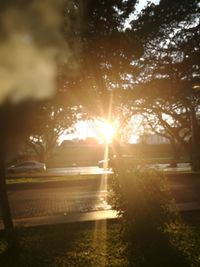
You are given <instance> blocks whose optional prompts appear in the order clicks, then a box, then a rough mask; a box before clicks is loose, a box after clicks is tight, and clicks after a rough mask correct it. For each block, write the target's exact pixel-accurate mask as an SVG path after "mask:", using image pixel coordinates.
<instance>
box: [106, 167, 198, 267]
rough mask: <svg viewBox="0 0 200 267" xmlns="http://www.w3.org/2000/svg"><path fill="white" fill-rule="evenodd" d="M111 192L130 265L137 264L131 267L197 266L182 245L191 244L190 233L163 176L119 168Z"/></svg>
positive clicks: (141, 170)
mask: <svg viewBox="0 0 200 267" xmlns="http://www.w3.org/2000/svg"><path fill="white" fill-rule="evenodd" d="M112 188H113V195H112V199H111V203H112V205H113V208H114V209H116V210H117V211H118V213H119V215H120V218H121V222H122V234H123V239H124V241H125V242H126V245H127V253H128V255H129V258H130V262H135V263H137V264H136V265H131V266H148V267H151V266H156V267H158V266H162V267H164V266H168V267H169V266H170V267H171V266H176V267H177V266H181V267H183V266H195V265H191V263H190V262H191V258H192V257H191V254H192V252H191V249H189V250H188V249H187V248H186V246H184V247H183V246H180V244H179V242H180V243H182V244H183V240H184V239H185V241H186V242H187V241H188V240H187V238H188V237H187V231H185V229H186V227H185V226H184V224H183V223H182V221H181V217H180V215H179V213H178V212H177V210H176V206H175V202H174V200H173V198H172V195H171V192H170V189H169V186H168V182H167V178H166V177H165V176H164V175H163V174H161V173H160V172H157V171H155V170H151V169H140V168H134V169H132V170H130V169H129V170H128V169H127V170H122V168H120V169H118V171H117V172H115V173H114V176H113V184H112ZM177 229H179V230H180V229H181V230H180V231H179V234H178V235H177V234H176V230H177ZM180 232H181V233H182V234H180ZM185 245H186V243H185ZM133 258H134V261H133ZM196 266H198V265H196Z"/></svg>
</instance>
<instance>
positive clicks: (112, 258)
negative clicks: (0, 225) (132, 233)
mask: <svg viewBox="0 0 200 267" xmlns="http://www.w3.org/2000/svg"><path fill="white" fill-rule="evenodd" d="M105 225H106V227H108V230H107V229H105ZM119 227H120V226H119V224H118V223H114V222H112V223H110V222H109V223H107V222H106V223H105V221H99V222H98V224H96V223H95V222H90V223H73V224H63V225H54V226H43V227H34V228H21V229H17V230H16V238H17V240H18V242H17V246H15V248H13V250H8V249H6V242H5V236H4V235H3V232H2V233H0V266H1V267H26V266H27V267H45V266H48V267H50V266H69V267H73V266H74V267H75V266H81V267H82V266H83V267H86V266H102V267H103V266H118V267H121V266H128V263H127V262H126V259H125V257H124V255H123V245H122V244H121V243H120V242H121V241H120V237H119ZM94 241H95V242H97V243H96V244H95V246H94ZM105 248H106V249H105ZM105 259H106V260H105Z"/></svg>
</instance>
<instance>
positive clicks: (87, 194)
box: [8, 175, 111, 218]
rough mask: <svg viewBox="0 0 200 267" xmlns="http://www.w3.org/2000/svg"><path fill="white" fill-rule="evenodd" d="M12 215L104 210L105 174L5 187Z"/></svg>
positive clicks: (48, 214)
mask: <svg viewBox="0 0 200 267" xmlns="http://www.w3.org/2000/svg"><path fill="white" fill-rule="evenodd" d="M8 196H9V201H10V206H11V211H12V215H13V217H14V218H22V217H34V216H51V215H58V214H69V213H73V212H87V211H97V210H108V209H110V208H111V207H110V205H109V204H108V203H107V196H108V191H107V178H106V175H103V176H102V177H101V176H100V177H99V178H98V179H93V180H90V181H87V180H86V181H80V183H79V182H76V183H68V182H46V183H38V184H36V185H34V184H26V185H25V186H22V185H21V186H20V185H16V187H15V186H14V187H13V186H12V187H10V189H8Z"/></svg>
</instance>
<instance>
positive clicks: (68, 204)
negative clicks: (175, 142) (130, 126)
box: [8, 167, 200, 218]
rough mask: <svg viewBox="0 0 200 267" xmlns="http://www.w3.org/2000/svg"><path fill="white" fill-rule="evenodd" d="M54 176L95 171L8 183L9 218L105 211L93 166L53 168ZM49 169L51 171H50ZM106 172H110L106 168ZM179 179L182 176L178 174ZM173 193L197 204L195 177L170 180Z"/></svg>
mask: <svg viewBox="0 0 200 267" xmlns="http://www.w3.org/2000/svg"><path fill="white" fill-rule="evenodd" d="M52 172H54V173H55V175H57V174H58V173H60V174H61V175H64V173H65V174H67V175H68V173H70V174H72V173H73V174H75V173H79V174H85V173H87V174H97V172H99V173H103V174H102V175H96V176H94V177H90V178H84V179H82V180H74V179H73V178H72V179H70V180H68V181H67V180H66V181H55V180H54V181H48V182H43V183H35V184H34V183H27V184H24V185H23V184H17V185H9V186H8V196H9V202H10V206H11V211H12V215H13V218H30V217H39V216H53V215H69V214H73V213H75V212H81V213H82V212H90V211H99V210H109V209H111V206H110V205H109V203H108V201H107V199H108V195H109V191H108V186H107V185H108V179H109V178H107V175H106V173H105V172H104V171H103V170H102V169H99V168H97V167H80V168H68V169H61V170H60V169H54V170H53V171H52ZM52 172H51V173H52ZM109 172H110V171H109ZM181 178H182V176H181ZM170 185H171V189H172V193H173V196H174V197H175V199H176V202H177V203H178V204H180V205H181V204H183V203H200V195H199V191H200V182H199V177H196V178H195V179H194V182H191V180H190V179H187V177H186V179H184V180H183V179H179V178H178V179H174V178H173V179H171V180H170Z"/></svg>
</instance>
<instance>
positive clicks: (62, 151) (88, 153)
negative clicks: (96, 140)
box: [47, 144, 187, 167]
mask: <svg viewBox="0 0 200 267" xmlns="http://www.w3.org/2000/svg"><path fill="white" fill-rule="evenodd" d="M120 148H121V152H122V154H123V155H124V156H125V157H127V158H130V161H131V160H133V161H134V160H141V161H143V160H146V161H149V162H162V161H163V162H165V161H166V162H167V161H169V160H172V159H173V153H172V148H171V146H170V144H158V145H155V144H124V145H121V147H120ZM104 151H105V146H104V145H101V144H96V145H72V146H70V145H68V146H61V147H59V148H58V149H57V150H56V152H55V153H54V154H53V155H52V157H51V158H50V159H49V161H48V162H47V165H48V166H49V167H66V166H72V165H75V164H76V165H79V166H92V165H97V163H98V161H99V160H102V159H103V158H104ZM110 151H111V148H110ZM185 158H187V157H185Z"/></svg>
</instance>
